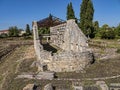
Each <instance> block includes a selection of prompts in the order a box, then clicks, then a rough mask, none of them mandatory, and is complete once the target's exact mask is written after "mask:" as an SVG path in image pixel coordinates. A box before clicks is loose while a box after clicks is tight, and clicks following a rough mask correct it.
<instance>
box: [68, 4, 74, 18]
mask: <svg viewBox="0 0 120 90" xmlns="http://www.w3.org/2000/svg"><path fill="white" fill-rule="evenodd" d="M66 18H67V20H69V19H75V14H74V10H73V6H72V2H70V4H68V5H67V16H66Z"/></svg>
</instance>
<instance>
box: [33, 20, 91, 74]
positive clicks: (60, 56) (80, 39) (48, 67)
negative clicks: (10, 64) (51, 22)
mask: <svg viewBox="0 0 120 90" xmlns="http://www.w3.org/2000/svg"><path fill="white" fill-rule="evenodd" d="M33 32H34V48H35V52H36V56H37V59H38V68H39V70H41V71H55V72H71V71H81V70H83V69H84V68H85V67H86V66H87V65H89V64H90V63H91V62H92V61H93V53H92V52H91V50H90V48H89V46H88V43H87V38H86V36H85V35H84V34H83V33H82V31H81V30H80V28H79V27H78V25H77V24H76V23H75V20H73V19H71V20H68V21H67V22H66V23H64V24H60V25H57V26H55V27H51V28H50V40H51V44H53V45H56V46H57V47H59V48H61V51H60V52H57V53H55V54H52V53H51V52H48V51H45V50H44V49H43V46H42V45H41V44H40V40H39V36H38V28H37V23H36V22H33Z"/></svg>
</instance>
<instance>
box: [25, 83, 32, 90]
mask: <svg viewBox="0 0 120 90" xmlns="http://www.w3.org/2000/svg"><path fill="white" fill-rule="evenodd" d="M33 87H34V84H28V85H26V86H25V87H24V88H23V90H33Z"/></svg>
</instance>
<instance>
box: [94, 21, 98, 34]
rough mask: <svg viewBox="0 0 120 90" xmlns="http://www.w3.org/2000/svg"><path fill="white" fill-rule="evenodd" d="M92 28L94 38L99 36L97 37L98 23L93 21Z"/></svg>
mask: <svg viewBox="0 0 120 90" xmlns="http://www.w3.org/2000/svg"><path fill="white" fill-rule="evenodd" d="M93 27H94V34H95V36H99V35H98V34H99V23H98V21H95V22H94V23H93Z"/></svg>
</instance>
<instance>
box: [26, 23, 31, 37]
mask: <svg viewBox="0 0 120 90" xmlns="http://www.w3.org/2000/svg"><path fill="white" fill-rule="evenodd" d="M26 35H31V32H30V26H29V24H26Z"/></svg>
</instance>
